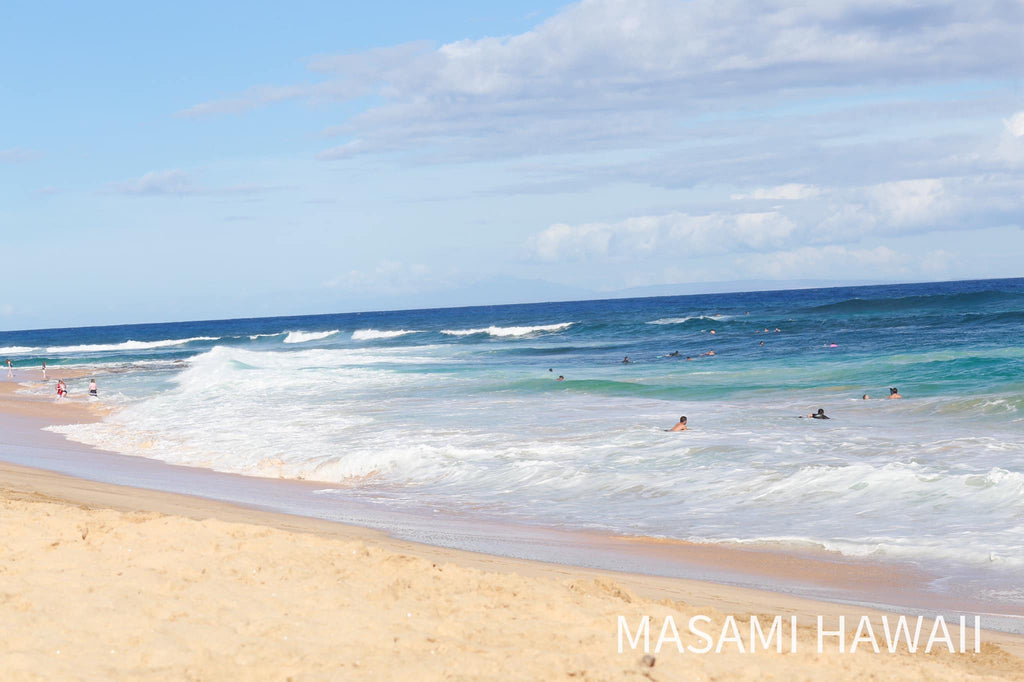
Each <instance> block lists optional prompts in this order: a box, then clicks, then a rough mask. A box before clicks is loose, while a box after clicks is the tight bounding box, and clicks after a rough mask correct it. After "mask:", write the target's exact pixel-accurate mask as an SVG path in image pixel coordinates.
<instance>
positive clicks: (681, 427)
mask: <svg viewBox="0 0 1024 682" xmlns="http://www.w3.org/2000/svg"><path fill="white" fill-rule="evenodd" d="M665 430H666V431H686V430H687V428H686V417H680V418H679V423H677V424H676V425H675V426H673V427H672V428H671V429H665Z"/></svg>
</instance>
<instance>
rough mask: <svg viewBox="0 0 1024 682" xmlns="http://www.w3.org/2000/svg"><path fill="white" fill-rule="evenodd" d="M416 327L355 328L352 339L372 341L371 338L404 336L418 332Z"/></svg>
mask: <svg viewBox="0 0 1024 682" xmlns="http://www.w3.org/2000/svg"><path fill="white" fill-rule="evenodd" d="M419 333H420V332H419V330H417V329H394V330H381V329H357V330H356V331H354V332H352V340H353V341H372V340H373V339H394V338H397V337H399V336H405V335H406V334H419Z"/></svg>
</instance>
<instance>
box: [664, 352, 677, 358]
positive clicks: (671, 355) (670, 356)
mask: <svg viewBox="0 0 1024 682" xmlns="http://www.w3.org/2000/svg"><path fill="white" fill-rule="evenodd" d="M665 357H666V358H678V357H679V351H677V350H674V351H672V352H671V353H669V354H668V355H666V356H665Z"/></svg>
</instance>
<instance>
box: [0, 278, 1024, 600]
mask: <svg viewBox="0 0 1024 682" xmlns="http://www.w3.org/2000/svg"><path fill="white" fill-rule="evenodd" d="M776 330H778V331H776ZM712 331H714V333H713V334H712ZM1021 332H1024V281H1022V280H991V281H982V282H959V283H944V284H921V285H899V286H890V287H858V288H847V289H827V290H808V291H799V292H761V293H751V294H723V295H714V296H688V297H665V298H655V299H631V300H619V301H585V302H574V303H553V304H535V305H526V306H492V307H483V308H459V309H442V310H424V311H401V312H388V313H363V314H347V315H328V316H309V317H305V318H263V319H258V320H229V321H212V322H194V323H178V324H169V325H162V326H161V325H147V326H132V327H125V328H122V329H113V330H112V329H111V328H102V329H100V328H96V329H89V330H50V332H49V333H48V334H47V332H46V330H43V331H41V332H6V333H2V334H0V347H4V348H6V349H8V351H9V352H11V357H12V359H13V360H15V362H16V364H25V365H31V364H33V363H38V362H40V361H41V360H42V359H46V360H47V362H48V364H49V365H50V366H51V368H52V369H51V371H52V372H53V374H52V376H54V377H56V376H58V374H57V372H59V368H60V367H63V366H89V367H95V368H99V369H100V370H102V371H104V372H105V374H103V375H101V377H100V382H101V386H102V389H103V390H102V392H101V395H103V396H104V399H105V400H107V401H108V403H109V404H110V405H111V406H112V407H115V408H116V410H115V411H114V412H113V413H112V414H111V415H110V416H109V417H107V418H106V419H105V420H104V421H103V422H100V423H97V424H85V425H72V426H60V427H55V428H54V430H56V431H58V432H60V433H63V434H64V435H66V436H67V437H69V438H71V439H73V440H76V441H79V442H83V443H87V444H90V445H96V446H99V447H102V448H105V449H108V450H112V451H114V452H118V453H122V454H128V455H135V456H142V457H149V458H153V459H158V460H162V461H165V462H168V463H171V464H179V465H188V466H199V467H207V468H210V469H214V470H218V471H225V472H231V473H238V474H244V475H249V476H260V477H265V478H287V479H300V480H308V481H315V482H317V493H316V495H318V496H321V497H324V498H325V499H326V498H328V497H331V496H347V497H348V498H355V499H359V500H361V501H363V502H365V503H367V504H370V505H381V506H382V507H387V508H389V509H403V510H408V511H410V512H414V513H431V510H435V509H445V510H449V511H451V512H453V513H472V514H473V515H474V516H480V517H485V518H494V519H502V520H506V521H511V522H516V523H525V524H534V525H541V526H548V527H557V528H563V529H585V530H596V531H602V532H610V533H616V534H625V535H636V536H652V537H660V538H672V539H678V540H688V541H697V542H714V543H726V544H741V545H754V546H768V547H781V548H808V547H810V548H818V549H824V550H831V551H835V552H840V553H842V554H843V555H846V556H851V557H869V558H871V559H873V560H878V561H909V562H914V563H918V564H920V565H922V566H925V565H931V564H934V563H936V562H938V563H941V564H942V566H943V567H945V568H948V570H945V571H944V572H945V573H947V574H949V575H953V576H956V580H957V581H958V585H960V586H964V585H973V586H974V587H973V588H972V589H973V590H974V591H975V593H986V592H987V595H988V596H990V597H993V595H995V596H994V597H993V598H998V599H999V600H1001V601H1004V602H1007V603H1015V604H1016V603H1024V591H1022V590H1021V589H1020V588H1019V585H1018V581H1016V576H1018V575H1020V571H1022V570H1024V549H1022V548H1024V336H1022V334H1021ZM673 351H678V352H679V355H678V356H672V353H673ZM709 351H714V355H711V354H709ZM626 356H629V358H630V359H631V361H632V362H631V363H629V364H625V363H623V362H622V361H623V359H624V358H625V357H626ZM686 357H690V358H691V359H690V360H686V359H685V358H686ZM560 375H561V376H564V381H557V380H556V379H557V377H558V376H560ZM891 387H898V389H899V391H900V393H901V394H903V395H904V396H905V398H904V399H903V400H887V399H886V397H887V395H888V393H889V388H891ZM29 388H30V390H40V391H42V390H49V389H48V387H38V386H36V387H32V386H29ZM75 388H76V387H75V386H74V385H72V389H73V391H74V389H75ZM865 394H867V395H868V396H869V398H870V399H869V400H864V399H863V396H864V395H865ZM818 408H823V409H824V410H825V411H826V413H827V414H828V415H829V416H830V417H831V419H830V420H828V421H818V420H811V419H807V418H806V416H807V415H809V414H810V413H811V412H813V411H815V410H817V409H818ZM680 415H686V416H687V417H688V420H689V424H690V430H689V431H686V432H682V433H668V432H666V429H668V428H670V427H671V426H672V425H673V424H674V423H675V422H676V421H678V419H679V416H680Z"/></svg>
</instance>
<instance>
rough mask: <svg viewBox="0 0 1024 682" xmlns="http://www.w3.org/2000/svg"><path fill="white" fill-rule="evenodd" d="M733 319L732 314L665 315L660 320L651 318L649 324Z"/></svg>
mask: <svg viewBox="0 0 1024 682" xmlns="http://www.w3.org/2000/svg"><path fill="white" fill-rule="evenodd" d="M730 319H732V315H691V316H690V317H663V318H661V319H658V320H651V321H650V322H647V324H683V323H684V322H689V321H690V320H714V321H716V322H721V321H724V320H730Z"/></svg>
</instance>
